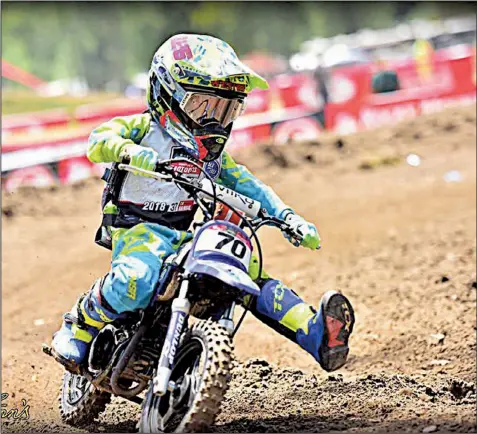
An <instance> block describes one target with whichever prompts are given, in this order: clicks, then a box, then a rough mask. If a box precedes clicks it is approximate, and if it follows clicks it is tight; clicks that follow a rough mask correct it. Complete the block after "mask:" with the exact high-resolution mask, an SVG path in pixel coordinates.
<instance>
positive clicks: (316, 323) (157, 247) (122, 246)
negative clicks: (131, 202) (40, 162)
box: [101, 223, 324, 361]
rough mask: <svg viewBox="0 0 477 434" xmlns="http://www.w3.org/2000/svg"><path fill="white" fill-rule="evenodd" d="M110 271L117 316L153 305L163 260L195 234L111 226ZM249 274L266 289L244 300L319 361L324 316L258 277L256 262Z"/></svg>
mask: <svg viewBox="0 0 477 434" xmlns="http://www.w3.org/2000/svg"><path fill="white" fill-rule="evenodd" d="M111 235H112V240H113V251H112V262H111V270H110V272H109V273H108V274H107V275H106V277H105V279H104V282H103V285H102V288H101V296H102V298H104V300H105V301H106V302H107V304H108V305H109V306H108V307H110V308H112V310H114V311H115V312H116V313H117V314H121V313H123V312H132V311H134V310H136V309H143V308H145V307H147V306H148V304H149V302H150V300H151V298H152V296H153V295H154V293H155V291H156V285H157V282H158V280H159V277H160V272H161V268H162V264H163V261H164V260H165V259H166V258H167V257H168V256H169V255H171V254H172V253H174V252H176V251H177V250H178V249H179V247H180V246H181V245H182V244H183V243H184V242H187V241H189V240H190V239H191V234H190V233H188V232H184V231H178V230H174V229H170V228H167V227H165V226H161V225H158V224H154V223H141V224H138V225H136V226H134V227H132V228H130V229H126V228H120V229H119V228H112V229H111ZM249 274H250V276H251V277H252V279H254V280H255V281H256V282H257V283H258V284H259V286H260V287H261V292H260V295H259V296H258V297H255V298H253V299H251V300H250V299H246V300H245V301H244V302H245V303H246V304H247V305H248V306H249V308H250V311H251V312H252V313H253V314H254V315H255V316H256V317H257V318H258V319H260V320H261V321H263V322H264V323H265V324H267V325H269V326H270V327H271V328H273V329H274V330H276V331H278V332H279V333H281V334H282V335H284V336H286V337H287V338H289V339H291V340H292V341H294V342H296V343H298V344H299V345H300V346H301V347H302V348H304V349H305V350H306V351H308V352H309V353H310V354H311V355H313V356H314V357H315V359H316V360H318V361H319V359H318V348H319V346H320V343H321V340H322V337H323V330H324V324H323V319H322V318H321V314H320V313H319V312H317V311H316V310H315V309H314V308H313V307H312V306H310V305H308V304H307V303H305V302H304V301H303V300H302V299H301V298H300V297H299V296H298V295H297V294H296V293H295V292H294V291H292V290H291V289H290V288H287V287H286V286H285V285H284V284H283V283H281V282H280V281H278V280H275V279H272V278H270V277H269V276H268V275H267V274H266V273H265V272H262V275H261V276H259V275H258V266H257V260H256V258H252V261H251V264H250V269H249Z"/></svg>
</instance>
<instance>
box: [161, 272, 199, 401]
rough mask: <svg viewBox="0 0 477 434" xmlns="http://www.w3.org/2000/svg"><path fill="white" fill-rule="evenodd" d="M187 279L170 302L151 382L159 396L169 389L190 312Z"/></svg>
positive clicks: (186, 278)
mask: <svg viewBox="0 0 477 434" xmlns="http://www.w3.org/2000/svg"><path fill="white" fill-rule="evenodd" d="M188 289H189V279H188V277H185V278H184V279H183V280H182V282H181V286H180V289H179V296H178V297H177V298H175V299H174V300H173V301H172V315H171V320H170V321H169V326H168V327H167V334H166V339H165V341H164V345H163V346H162V351H161V357H160V358H159V364H158V367H157V373H156V376H155V377H154V379H153V381H152V387H153V390H152V391H153V393H154V394H156V395H159V396H163V395H165V394H166V392H167V390H168V388H169V379H170V377H171V373H172V367H173V365H174V358H175V355H176V352H177V348H178V346H179V340H180V337H181V334H182V329H183V327H184V323H185V322H186V320H187V316H188V315H189V311H190V302H189V300H188V299H187V291H188Z"/></svg>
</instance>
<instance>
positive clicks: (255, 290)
mask: <svg viewBox="0 0 477 434" xmlns="http://www.w3.org/2000/svg"><path fill="white" fill-rule="evenodd" d="M189 259H190V260H189V261H187V264H186V266H185V269H186V271H188V272H189V273H197V274H206V275H207V276H212V277H215V278H216V279H218V280H220V281H222V282H224V283H225V284H227V285H229V286H232V287H234V288H238V289H240V290H242V291H245V292H247V293H248V294H251V295H255V296H258V295H259V294H260V288H259V287H258V285H257V284H256V283H255V282H254V281H253V280H252V278H251V277H250V276H249V275H248V274H247V273H246V272H245V271H242V270H241V269H239V268H237V267H235V266H233V265H229V264H225V263H223V262H219V261H208V260H201V259H195V258H189Z"/></svg>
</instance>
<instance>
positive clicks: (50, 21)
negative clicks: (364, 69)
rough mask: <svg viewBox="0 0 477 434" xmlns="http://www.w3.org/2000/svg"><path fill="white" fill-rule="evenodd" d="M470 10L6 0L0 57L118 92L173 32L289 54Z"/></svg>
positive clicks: (458, 6) (410, 5)
mask: <svg viewBox="0 0 477 434" xmlns="http://www.w3.org/2000/svg"><path fill="white" fill-rule="evenodd" d="M474 8H475V2H462V3H458V2H422V3H421V2H349V3H346V2H206V1H199V2H141V1H129V2H8V1H4V2H2V51H3V54H2V56H3V58H4V59H5V60H8V61H9V62H11V63H13V64H15V65H17V66H19V67H21V68H24V69H26V70H27V71H29V72H32V73H33V74H35V75H37V76H39V77H40V78H42V79H44V80H47V81H50V80H55V79H62V78H73V77H81V78H84V79H85V80H86V81H87V83H88V85H89V86H90V87H91V88H93V89H105V88H108V87H109V88H112V90H121V89H123V88H124V87H125V85H126V84H127V82H128V81H129V80H130V79H131V78H132V77H133V76H134V75H135V74H137V73H138V72H142V71H146V70H147V69H148V67H149V63H150V61H151V57H152V55H153V53H154V51H155V50H156V49H157V47H158V46H159V45H160V44H161V43H162V42H163V41H164V40H165V39H166V38H167V37H169V36H170V35H172V34H174V33H177V32H197V33H208V34H212V35H214V36H217V37H219V38H222V39H224V40H226V41H227V42H229V43H230V44H231V45H232V46H233V47H234V48H235V49H236V51H237V52H238V54H239V55H241V54H245V53H248V52H251V51H257V50H258V51H267V52H271V53H279V54H282V55H285V56H288V55H290V54H292V53H293V52H296V51H297V50H298V49H299V47H300V44H301V43H302V42H304V41H306V40H308V39H311V38H313V37H330V36H333V35H336V34H340V33H352V32H355V31H357V30H359V29H360V28H371V29H377V28H386V27H390V26H393V25H395V24H396V23H397V22H399V21H400V20H404V19H412V18H427V19H433V18H439V17H441V16H449V15H455V14H462V13H465V12H469V13H470V11H473V10H474ZM472 13H474V12H472ZM5 81H6V80H4V82H5ZM4 85H11V84H9V83H6V84H4Z"/></svg>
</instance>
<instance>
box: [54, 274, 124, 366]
mask: <svg viewBox="0 0 477 434" xmlns="http://www.w3.org/2000/svg"><path fill="white" fill-rule="evenodd" d="M101 280H102V279H98V280H97V281H96V282H95V284H94V285H93V287H92V288H91V290H90V291H89V292H88V293H86V294H84V295H82V296H81V297H80V298H79V299H78V301H77V302H76V303H75V305H74V306H73V308H72V309H71V311H70V312H68V313H66V314H65V315H64V317H63V324H62V326H61V328H60V330H59V331H58V332H56V333H55V334H54V336H53V342H52V345H51V346H52V355H53V356H54V358H55V359H56V360H57V361H58V362H59V363H61V364H62V365H64V366H65V368H67V369H68V370H70V371H72V372H77V371H78V369H79V365H81V363H82V362H83V361H84V360H85V359H86V357H87V355H88V352H89V347H90V345H91V341H92V340H93V339H94V338H95V337H96V336H97V334H98V333H99V331H100V330H101V329H102V328H103V327H104V326H105V325H106V323H110V322H112V321H114V320H115V319H116V318H118V317H119V316H120V315H119V314H117V313H115V312H114V311H113V310H112V308H111V307H109V305H108V307H106V305H107V303H106V301H105V300H104V298H102V297H101V292H100V287H101Z"/></svg>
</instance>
